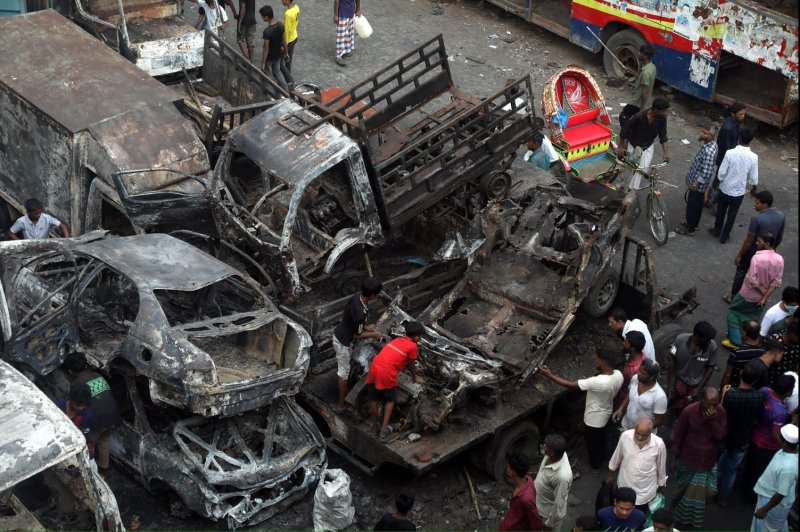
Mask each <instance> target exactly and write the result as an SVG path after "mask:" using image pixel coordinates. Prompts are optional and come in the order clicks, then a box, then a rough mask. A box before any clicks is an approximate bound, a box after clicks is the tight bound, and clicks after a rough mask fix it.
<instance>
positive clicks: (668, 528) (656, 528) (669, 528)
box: [642, 508, 680, 532]
mask: <svg viewBox="0 0 800 532" xmlns="http://www.w3.org/2000/svg"><path fill="white" fill-rule="evenodd" d="M652 521H653V526H649V527H647V528H645V529H644V530H643V531H642V532H680V530H678V529H677V528H675V527H674V526H673V525H674V524H675V516H673V515H672V512H670V511H669V510H667V509H666V508H659V509H658V510H656V511H655V512H653V519H652Z"/></svg>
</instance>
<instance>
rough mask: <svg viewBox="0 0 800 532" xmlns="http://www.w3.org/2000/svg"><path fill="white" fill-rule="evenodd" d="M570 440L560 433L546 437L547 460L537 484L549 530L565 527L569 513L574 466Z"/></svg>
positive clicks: (539, 503)
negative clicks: (570, 453)
mask: <svg viewBox="0 0 800 532" xmlns="http://www.w3.org/2000/svg"><path fill="white" fill-rule="evenodd" d="M566 451H567V442H566V441H565V440H564V437H563V436H561V435H560V434H550V435H548V436H547V437H546V438H545V439H544V459H543V460H542V464H541V465H540V466H539V472H538V473H537V474H536V480H535V481H534V485H535V487H536V509H537V510H538V511H539V517H541V518H542V521H544V526H546V527H547V529H548V530H563V525H562V522H563V521H564V518H565V517H566V516H567V497H568V496H569V488H570V487H571V486H572V467H570V465H569V457H568V456H567V452H566Z"/></svg>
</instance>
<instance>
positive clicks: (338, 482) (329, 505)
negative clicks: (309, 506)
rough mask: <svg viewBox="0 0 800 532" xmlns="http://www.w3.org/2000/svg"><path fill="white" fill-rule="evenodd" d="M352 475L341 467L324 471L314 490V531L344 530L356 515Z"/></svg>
mask: <svg viewBox="0 0 800 532" xmlns="http://www.w3.org/2000/svg"><path fill="white" fill-rule="evenodd" d="M355 513H356V509H355V508H353V495H352V494H351V493H350V477H349V476H348V475H347V473H345V472H344V471H342V470H341V469H326V470H325V471H323V472H322V476H321V477H320V480H319V484H317V490H316V491H315V492H314V531H315V532H321V531H323V530H342V529H344V528H347V527H348V526H350V524H351V523H352V522H353V518H354V517H355Z"/></svg>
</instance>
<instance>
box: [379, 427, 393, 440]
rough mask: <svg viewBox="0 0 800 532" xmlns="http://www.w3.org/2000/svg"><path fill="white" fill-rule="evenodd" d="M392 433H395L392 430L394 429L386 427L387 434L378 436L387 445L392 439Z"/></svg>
mask: <svg viewBox="0 0 800 532" xmlns="http://www.w3.org/2000/svg"><path fill="white" fill-rule="evenodd" d="M392 432H394V431H393V430H392V427H391V425H390V426H388V427H386V434H383V433H381V434H378V439H379V440H381V441H382V442H384V443H386V442H388V441H389V439H390V438H391V437H392Z"/></svg>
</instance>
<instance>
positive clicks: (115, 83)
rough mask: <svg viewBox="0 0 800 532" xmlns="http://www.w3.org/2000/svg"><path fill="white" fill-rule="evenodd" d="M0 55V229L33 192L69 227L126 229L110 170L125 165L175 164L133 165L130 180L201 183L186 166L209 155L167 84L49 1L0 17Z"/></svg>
mask: <svg viewBox="0 0 800 532" xmlns="http://www.w3.org/2000/svg"><path fill="white" fill-rule="evenodd" d="M0 56H2V57H3V58H4V59H3V61H0V114H1V115H2V116H3V124H2V127H0V200H2V202H1V203H0V226H2V227H0V229H2V230H6V229H7V228H8V226H9V225H10V222H11V219H12V217H13V215H15V214H19V213H22V212H24V209H23V206H22V204H23V203H24V202H25V200H26V199H27V198H30V197H36V198H38V199H39V200H41V202H42V204H43V205H44V209H45V211H47V212H49V213H50V214H52V215H54V216H55V217H56V218H58V219H60V220H61V221H63V222H64V223H66V224H67V225H68V226H69V227H70V230H71V232H72V233H73V234H82V233H83V232H85V231H87V230H90V229H97V228H101V227H103V228H107V229H112V230H114V231H115V232H117V233H119V234H133V233H134V232H135V231H136V228H134V227H133V225H132V224H131V222H130V219H129V218H128V216H127V214H126V213H125V210H124V208H123V207H122V205H121V204H120V201H119V198H118V197H117V193H116V191H115V190H114V185H113V183H112V180H111V177H110V176H111V174H112V173H113V172H115V171H121V170H128V169H131V168H141V167H146V168H154V167H156V168H172V169H175V170H180V171H181V174H166V173H161V172H154V173H150V174H147V175H137V176H135V180H134V182H133V185H132V186H134V187H135V189H136V190H139V191H149V192H153V193H166V192H168V191H175V190H180V191H189V192H197V193H202V191H203V190H204V188H203V186H202V182H201V181H202V180H198V179H194V178H191V177H185V176H201V177H202V176H205V175H206V174H207V173H208V172H209V171H210V166H209V163H208V156H207V155H206V151H205V147H204V146H203V144H202V143H201V142H200V140H199V139H198V138H197V135H196V134H195V132H194V131H193V130H192V128H191V125H190V124H189V123H188V122H187V121H186V120H185V119H184V118H183V117H182V116H181V114H180V113H179V112H178V109H177V108H176V107H175V103H174V102H175V101H176V100H177V99H178V96H177V95H176V93H175V92H174V91H172V90H170V89H169V88H167V87H165V86H164V85H162V84H161V83H159V82H158V81H156V80H154V79H152V78H150V77H149V76H148V75H147V74H146V73H144V72H142V71H141V70H139V69H138V68H136V67H135V66H133V65H132V64H130V63H129V62H128V61H126V60H125V59H123V58H122V57H120V56H119V55H117V54H115V53H114V52H113V51H111V50H110V49H108V48H106V47H104V46H98V45H97V41H96V40H94V39H93V38H92V37H91V36H90V35H88V34H87V33H86V32H84V31H83V30H81V29H80V28H79V27H77V26H76V25H75V24H73V23H71V22H70V21H68V20H67V19H65V18H64V17H62V16H61V15H59V14H58V13H56V12H55V11H53V10H47V11H40V12H36V13H31V14H28V15H20V16H17V17H7V18H2V19H0ZM132 139H135V140H132ZM201 214H202V213H197V214H195V215H194V216H186V217H185V219H186V220H187V221H188V222H194V221H197V222H198V223H200V222H201V221H202V220H198V217H199V216H201ZM206 222H207V223H211V222H210V220H206Z"/></svg>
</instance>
